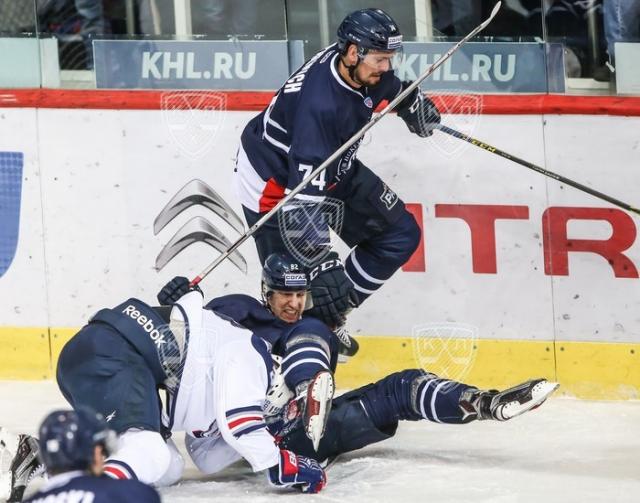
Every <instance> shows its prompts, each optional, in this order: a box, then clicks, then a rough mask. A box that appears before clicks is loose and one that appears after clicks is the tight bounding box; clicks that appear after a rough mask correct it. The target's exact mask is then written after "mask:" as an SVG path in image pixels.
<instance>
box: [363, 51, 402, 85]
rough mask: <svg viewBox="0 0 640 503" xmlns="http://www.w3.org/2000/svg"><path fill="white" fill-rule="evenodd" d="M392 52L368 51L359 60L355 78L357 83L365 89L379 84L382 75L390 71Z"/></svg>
mask: <svg viewBox="0 0 640 503" xmlns="http://www.w3.org/2000/svg"><path fill="white" fill-rule="evenodd" d="M393 56H394V53H393V52H380V51H370V52H369V53H367V55H366V56H364V58H362V59H361V60H360V64H359V65H358V67H357V68H356V72H355V77H356V79H357V80H358V82H360V83H362V85H365V86H367V87H371V86H375V85H376V84H378V83H379V82H380V79H381V78H382V74H383V73H385V72H388V71H389V70H391V60H392V58H393Z"/></svg>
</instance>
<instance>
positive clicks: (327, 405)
mask: <svg viewBox="0 0 640 503" xmlns="http://www.w3.org/2000/svg"><path fill="white" fill-rule="evenodd" d="M305 385H306V389H302V388H301V389H300V392H299V393H298V396H300V395H302V396H303V397H304V405H303V407H304V408H303V412H302V414H303V415H302V421H303V423H304V429H305V432H306V434H307V437H309V439H310V440H311V442H312V443H313V448H314V449H315V450H316V451H317V450H318V446H319V445H320V440H321V439H322V436H323V435H324V431H325V428H326V426H327V420H328V419H329V412H330V411H331V400H332V399H333V393H334V391H335V385H334V382H333V376H332V375H331V372H329V371H323V372H318V373H317V374H316V376H315V377H314V378H313V379H312V380H311V381H310V382H309V383H305Z"/></svg>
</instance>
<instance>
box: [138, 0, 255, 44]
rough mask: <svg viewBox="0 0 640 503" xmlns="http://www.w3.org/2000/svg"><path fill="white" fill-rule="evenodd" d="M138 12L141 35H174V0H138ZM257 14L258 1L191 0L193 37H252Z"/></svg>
mask: <svg viewBox="0 0 640 503" xmlns="http://www.w3.org/2000/svg"><path fill="white" fill-rule="evenodd" d="M138 11H139V16H140V30H141V32H142V33H144V34H147V35H167V34H174V33H175V15H174V2H173V0H138ZM257 11H258V2H257V0H191V22H192V30H193V34H194V35H206V36H209V37H212V38H225V39H226V38H231V37H242V38H246V37H253V36H254V35H255V33H256V21H257Z"/></svg>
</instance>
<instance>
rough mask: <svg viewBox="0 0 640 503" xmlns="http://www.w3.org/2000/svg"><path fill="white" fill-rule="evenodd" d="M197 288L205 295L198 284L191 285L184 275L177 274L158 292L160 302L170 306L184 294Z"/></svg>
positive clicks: (162, 304)
mask: <svg viewBox="0 0 640 503" xmlns="http://www.w3.org/2000/svg"><path fill="white" fill-rule="evenodd" d="M193 290H196V291H198V292H200V294H201V295H202V296H203V297H204V294H203V293H202V290H200V287H199V286H198V285H195V286H190V281H189V280H188V279H187V278H185V277H184V276H176V277H175V278H173V279H172V280H171V281H169V283H167V284H166V285H164V286H163V287H162V290H160V291H159V292H158V302H160V305H161V306H170V305H171V304H174V303H176V302H178V300H179V299H180V297H182V296H183V295H185V294H187V293H189V292H191V291H193Z"/></svg>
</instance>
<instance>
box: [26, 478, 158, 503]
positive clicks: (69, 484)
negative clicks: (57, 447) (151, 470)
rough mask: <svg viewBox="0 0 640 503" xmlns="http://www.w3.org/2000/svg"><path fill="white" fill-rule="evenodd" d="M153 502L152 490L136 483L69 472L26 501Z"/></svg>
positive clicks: (41, 502)
mask: <svg viewBox="0 0 640 503" xmlns="http://www.w3.org/2000/svg"><path fill="white" fill-rule="evenodd" d="M52 501H65V502H67V503H71V502H73V503H116V502H118V503H126V502H132V503H133V502H135V503H156V502H159V501H160V496H159V495H158V493H157V491H156V490H155V489H153V488H152V487H150V486H148V485H145V484H143V483H142V482H138V481H137V480H115V479H112V478H110V477H107V476H106V475H103V476H102V477H94V476H92V475H87V474H85V473H83V472H69V473H63V474H60V475H55V476H53V477H51V478H50V479H49V480H48V481H47V482H46V483H45V485H44V487H43V488H42V489H41V490H40V491H38V492H37V493H36V494H34V495H33V496H32V497H31V498H29V499H27V500H25V502H29V503H50V502H52Z"/></svg>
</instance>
